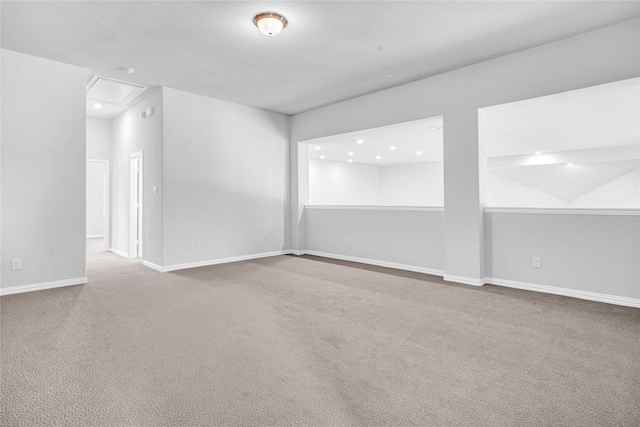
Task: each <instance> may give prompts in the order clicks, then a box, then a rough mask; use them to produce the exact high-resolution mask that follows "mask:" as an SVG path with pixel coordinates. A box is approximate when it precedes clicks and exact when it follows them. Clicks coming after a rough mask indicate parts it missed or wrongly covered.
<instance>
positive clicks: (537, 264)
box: [531, 256, 540, 268]
mask: <svg viewBox="0 0 640 427" xmlns="http://www.w3.org/2000/svg"><path fill="white" fill-rule="evenodd" d="M531 266H532V267H535V268H540V257H538V256H534V257H533V259H532V260H531Z"/></svg>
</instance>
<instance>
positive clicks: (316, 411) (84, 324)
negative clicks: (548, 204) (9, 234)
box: [0, 242, 640, 426]
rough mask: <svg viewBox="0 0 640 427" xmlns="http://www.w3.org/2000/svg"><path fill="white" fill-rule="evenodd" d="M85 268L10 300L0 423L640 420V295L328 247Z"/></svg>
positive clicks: (113, 260) (106, 262) (95, 263)
mask: <svg viewBox="0 0 640 427" xmlns="http://www.w3.org/2000/svg"><path fill="white" fill-rule="evenodd" d="M92 244H93V245H94V246H95V242H94V243H92ZM88 277H89V283H88V284H86V285H82V286H73V287H67V288H59V289H52V290H46V291H39V292H31V293H25V294H19V295H12V296H5V297H2V298H1V299H0V300H1V322H2V323H1V333H2V335H1V340H2V353H1V357H2V359H1V362H2V373H1V375H2V377H1V379H2V383H1V387H2V390H1V394H2V403H1V409H2V414H1V420H0V421H1V424H2V425H3V426H40V425H58V426H61V425H73V426H90V425H91V426H96V425H136V426H196V425H207V426H227V425H229V426H231V425H241V426H267V425H274V426H352V425H363V426H409V425H418V426H460V425H474V426H638V425H640V340H639V333H640V310H638V309H633V308H625V307H617V306H613V305H607V304H602V303H596V302H589V301H582V300H577V299H571V298H566V297H559V296H553V295H545V294H537V293H532V292H526V291H519V290H513V289H506V288H500V287H495V286H485V287H482V288H474V287H470V286H463V285H454V284H451V283H445V282H443V281H442V280H440V279H439V278H437V277H434V276H427V275H421V274H414V273H407V272H402V271H397V270H390V269H384V268H376V267H366V266H362V265H358V264H352V263H347V262H337V261H330V260H326V259H322V258H316V257H295V256H279V257H273V258H266V259H260V260H254V261H247V262H238V263H232V264H226V265H218V266H211V267H203V268H196V269H191V270H183V271H178V272H173V273H164V274H161V273H158V272H155V271H153V270H151V269H149V268H146V267H144V266H142V265H141V264H140V263H139V262H132V261H128V260H125V259H123V258H120V257H118V256H116V255H114V254H110V253H101V252H98V251H97V250H96V248H95V247H94V248H93V250H92V254H91V256H90V258H89V264H88Z"/></svg>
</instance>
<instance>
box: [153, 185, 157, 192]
mask: <svg viewBox="0 0 640 427" xmlns="http://www.w3.org/2000/svg"><path fill="white" fill-rule="evenodd" d="M153 194H158V186H157V185H154V186H153Z"/></svg>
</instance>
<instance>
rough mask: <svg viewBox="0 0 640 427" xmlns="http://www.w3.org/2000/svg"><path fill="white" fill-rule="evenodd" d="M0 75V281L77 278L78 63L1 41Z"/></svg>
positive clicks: (82, 91) (81, 266) (81, 99)
mask: <svg viewBox="0 0 640 427" xmlns="http://www.w3.org/2000/svg"><path fill="white" fill-rule="evenodd" d="M1 78H2V119H1V123H2V215H1V216H2V242H1V245H2V277H1V279H2V280H1V285H0V286H2V287H3V288H4V287H13V286H20V285H30V284H38V283H45V282H52V281H58V280H70V279H78V278H83V277H84V276H85V244H86V241H85V186H86V176H85V171H86V156H85V153H86V131H85V108H86V101H85V97H86V87H85V85H86V73H85V69H84V68H80V67H75V66H72V65H67V64H62V63H60V62H54V61H49V60H47V59H43V58H37V57H34V56H29V55H24V54H21V53H17V52H13V51H9V50H5V49H2V77H1ZM16 258H19V259H22V269H21V270H12V269H11V260H12V259H16Z"/></svg>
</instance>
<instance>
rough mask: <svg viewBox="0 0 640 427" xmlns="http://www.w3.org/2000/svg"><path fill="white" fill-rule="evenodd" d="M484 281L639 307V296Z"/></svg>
mask: <svg viewBox="0 0 640 427" xmlns="http://www.w3.org/2000/svg"><path fill="white" fill-rule="evenodd" d="M484 281H485V283H488V284H491V285H496V286H504V287H506V288H515V289H524V290H526V291H534V292H542V293H545V294H554V295H563V296H566V297H573V298H580V299H586V300H589V301H598V302H604V303H607V304H615V305H623V306H626V307H635V308H640V298H628V297H620V296H617V295H608V294H600V293H596V292H588V291H580V290H576V289H568V288H558V287H555V286H547V285H537V284H535V283H525V282H517V281H515V280H506V279H497V278H495V277H485V279H484Z"/></svg>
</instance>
